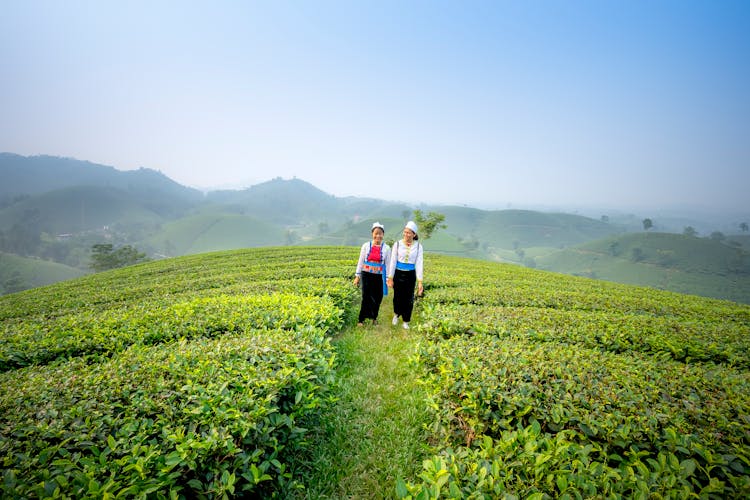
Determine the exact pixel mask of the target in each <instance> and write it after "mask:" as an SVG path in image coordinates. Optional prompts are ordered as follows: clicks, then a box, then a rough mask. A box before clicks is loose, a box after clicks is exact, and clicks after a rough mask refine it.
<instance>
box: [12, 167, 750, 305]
mask: <svg viewBox="0 0 750 500" xmlns="http://www.w3.org/2000/svg"><path fill="white" fill-rule="evenodd" d="M0 176H1V178H2V184H0V251H2V252H6V255H10V254H15V256H18V259H21V258H22V257H24V258H26V257H29V259H23V260H18V259H13V258H5V259H3V260H2V261H0V276H6V277H7V278H6V281H7V284H8V287H6V288H5V290H9V289H14V288H17V287H18V286H20V285H19V283H27V284H29V285H30V286H36V285H34V283H40V282H52V281H53V280H54V279H55V278H54V277H55V276H63V275H64V274H60V272H61V271H60V269H59V268H51V267H50V266H49V265H48V264H50V261H55V262H57V263H59V264H66V265H67V266H68V268H69V269H70V268H77V269H78V271H79V272H88V271H89V269H88V267H87V266H88V265H89V263H90V252H91V247H92V245H93V244H96V243H100V242H104V241H106V242H109V243H112V244H114V245H126V244H127V245H133V246H135V247H136V248H137V249H138V250H140V251H142V252H145V253H146V254H147V256H148V257H150V258H163V257H165V256H178V255H185V254H192V253H200V252H206V251H213V250H228V249H234V248H243V247H254V246H268V245H311V244H324V245H359V244H361V243H362V242H364V241H367V239H368V238H369V235H370V227H371V225H372V222H374V221H376V220H377V221H380V222H382V223H384V224H385V225H386V239H387V240H389V241H393V240H395V239H397V238H399V237H400V235H401V231H402V229H403V224H404V223H405V222H406V220H407V219H408V218H410V217H412V213H413V212H412V211H413V209H414V208H419V209H420V210H422V211H423V212H424V213H428V212H430V211H436V212H439V213H441V214H443V215H445V223H446V224H447V228H444V229H440V230H439V231H437V232H436V233H435V234H434V235H433V237H432V238H430V239H429V240H422V242H423V243H424V245H425V249H426V250H428V251H429V252H434V253H445V254H450V255H461V256H467V257H474V258H480V259H490V260H497V261H505V262H514V263H518V264H523V265H527V266H532V267H539V268H542V269H549V270H553V271H559V272H563V273H567V274H580V275H586V276H590V277H595V278H601V279H607V280H611V281H619V282H624V283H632V284H641V285H650V286H654V287H657V288H663V289H667V290H673V291H680V292H685V293H695V294H699V295H707V296H713V297H720V298H729V299H732V300H738V301H743V302H750V291H748V290H750V281H749V280H748V271H747V255H748V254H747V252H746V250H747V248H748V247H750V237H748V236H747V234H743V235H736V236H732V235H731V234H730V235H728V236H726V238H725V241H718V238H714V239H706V238H695V237H692V238H689V237H686V236H682V235H680V234H661V233H650V234H646V233H644V232H642V231H641V230H640V228H639V227H638V226H639V224H641V221H640V220H639V219H640V218H639V217H638V216H635V215H632V214H629V215H627V216H619V215H615V214H613V215H612V216H609V215H608V216H607V217H604V216H602V217H601V219H594V218H589V217H585V216H582V215H575V214H567V213H546V212H538V211H531V210H480V209H477V208H470V207H467V206H440V205H432V206H426V205H423V206H419V207H413V206H408V205H406V204H404V203H399V202H391V201H385V200H380V199H374V198H359V197H343V198H341V197H336V196H333V195H330V194H327V193H325V192H324V191H322V190H320V189H318V188H317V187H315V186H313V185H312V184H310V183H308V182H305V181H303V180H301V179H296V178H294V179H288V180H285V179H281V178H278V177H277V178H275V179H272V180H270V181H267V182H263V183H260V184H257V185H255V186H252V187H250V188H248V189H244V190H239V191H228V190H223V191H213V192H209V193H207V194H206V195H204V194H203V193H201V192H200V191H198V190H195V189H191V188H187V187H184V186H181V185H180V184H178V183H176V182H174V181H173V180H171V179H169V178H168V177H166V176H165V175H163V174H162V173H160V172H157V171H154V170H151V169H146V168H141V169H138V170H134V171H119V170H116V169H115V168H113V167H108V166H104V165H97V164H94V163H90V162H86V161H80V160H74V159H70V158H58V157H53V156H33V157H23V156H19V155H14V154H10V153H0ZM675 220H677V219H675ZM689 220H690V219H684V220H682V219H679V220H678V223H679V224H682V223H687V222H688V221H689ZM741 220H744V219H738V220H732V221H730V222H731V224H730V225H729V226H728V227H735V228H738V229H739V227H740V223H739V222H738V221H741ZM654 222H655V225H654V229H655V230H656V229H658V228H659V227H661V226H660V222H659V220H658V219H657V220H655V221H654ZM707 234H710V233H707ZM722 236H723V235H722ZM743 250H745V251H743ZM28 266H31V267H35V266H36V267H37V268H38V269H40V270H41V269H45V270H46V271H45V273H48V274H49V276H50V277H51V278H44V279H41V280H39V279H36V280H31V279H26V278H24V276H25V274H24V273H26V270H27V269H28ZM53 267H54V266H53ZM19 273H20V274H19Z"/></svg>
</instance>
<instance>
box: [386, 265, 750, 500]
mask: <svg viewBox="0 0 750 500" xmlns="http://www.w3.org/2000/svg"><path fill="white" fill-rule="evenodd" d="M429 264H430V265H429V267H428V266H426V268H428V269H430V270H433V269H434V274H433V275H432V279H431V280H430V281H428V283H429V288H428V290H427V292H426V296H425V298H424V299H423V300H422V301H421V306H420V309H421V311H420V315H419V318H418V320H417V323H420V326H419V327H418V331H419V333H420V334H422V335H424V337H425V338H424V340H423V341H422V344H421V346H420V348H419V350H418V352H417V353H416V355H415V357H414V365H415V369H416V370H417V372H418V373H419V374H420V378H421V379H422V382H423V383H424V386H425V388H426V389H427V391H428V394H429V398H430V405H431V408H432V409H433V411H434V414H435V425H434V431H435V433H436V439H439V441H440V442H441V443H442V444H441V445H440V446H439V447H438V448H439V452H438V453H437V454H436V455H435V456H434V457H432V458H431V459H429V460H426V461H425V463H424V469H423V472H422V474H421V476H420V478H419V480H418V481H417V482H414V483H411V482H405V481H399V483H398V484H397V487H396V494H397V497H398V498H404V499H406V498H503V497H507V498H589V497H607V498H689V497H696V498H747V497H748V496H750V372H748V371H747V368H748V366H750V362H749V360H748V357H749V354H748V349H747V347H748V333H750V330H749V327H750V321H748V318H750V307H748V306H745V305H740V304H733V303H730V302H724V301H715V300H708V299H702V298H698V297H689V296H683V295H679V294H671V293H667V292H660V291H657V290H650V289H646V288H636V287H627V286H621V285H615V284H611V283H603V282H596V281H593V280H586V279H578V278H570V277H563V276H559V275H554V274H551V273H542V272H538V271H534V270H530V269H523V268H517V267H515V266H504V265H490V264H486V263H485V264H482V263H477V262H465V261H462V260H460V259H452V258H445V257H436V256H430V261H429ZM425 279H426V281H427V277H426V278H425Z"/></svg>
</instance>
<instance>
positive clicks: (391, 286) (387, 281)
mask: <svg viewBox="0 0 750 500" xmlns="http://www.w3.org/2000/svg"><path fill="white" fill-rule="evenodd" d="M385 283H386V285H388V286H389V287H390V288H393V278H388V279H387V280H385Z"/></svg>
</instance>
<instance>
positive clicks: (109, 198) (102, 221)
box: [0, 186, 163, 234]
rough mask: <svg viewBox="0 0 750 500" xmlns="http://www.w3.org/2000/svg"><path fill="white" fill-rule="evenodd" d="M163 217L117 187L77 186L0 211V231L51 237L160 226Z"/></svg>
mask: <svg viewBox="0 0 750 500" xmlns="http://www.w3.org/2000/svg"><path fill="white" fill-rule="evenodd" d="M162 220H163V219H162V216H161V215H159V214H158V213H156V212H155V211H154V210H151V209H150V208H149V207H147V206H145V205H144V204H143V203H142V202H140V201H139V200H137V199H134V198H133V197H132V196H130V195H128V194H127V193H125V192H123V191H120V190H118V189H114V188H106V187H93V186H76V187H69V188H64V189H58V190H56V191H50V192H48V193H44V194H40V195H36V196H33V197H30V198H27V199H25V200H23V201H20V202H18V203H15V204H13V205H12V206H10V207H7V208H5V209H3V210H0V229H2V230H5V231H7V230H9V229H10V228H11V227H12V226H13V225H14V224H17V223H19V222H20V223H22V224H24V225H26V226H33V227H35V228H36V229H38V230H39V231H42V232H46V233H49V234H62V233H77V232H81V231H91V230H95V229H101V228H102V227H104V226H112V227H113V229H114V226H121V227H130V226H135V225H139V226H143V225H146V226H152V227H155V226H157V225H158V224H159V223H160V222H161V221H162Z"/></svg>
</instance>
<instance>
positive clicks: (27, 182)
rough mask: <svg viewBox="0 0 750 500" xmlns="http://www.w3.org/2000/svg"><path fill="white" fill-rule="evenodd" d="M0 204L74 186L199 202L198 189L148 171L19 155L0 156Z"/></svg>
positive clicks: (200, 195)
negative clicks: (102, 188)
mask: <svg viewBox="0 0 750 500" xmlns="http://www.w3.org/2000/svg"><path fill="white" fill-rule="evenodd" d="M0 178H2V179H3V183H2V184H1V185H0V201H7V200H8V199H12V198H14V197H17V196H23V195H36V194H41V193H46V192H49V191H54V190H57V189H63V188H67V187H73V186H100V187H109V188H116V189H120V190H122V191H124V192H126V193H129V194H134V195H137V196H139V197H140V198H149V197H164V196H167V197H168V198H170V199H173V200H176V199H180V200H190V201H197V200H200V199H201V198H202V197H203V195H202V193H201V192H200V191H198V190H197V189H192V188H188V187H185V186H182V185H180V184H178V183H176V182H175V181H173V180H172V179H170V178H169V177H167V176H165V175H164V174H162V173H161V172H157V171H156V170H152V169H148V168H140V169H138V170H125V171H123V170H117V169H115V168H114V167H109V166H106V165H98V164H96V163H90V162H87V161H81V160H75V159H72V158H60V157H56V156H20V155H16V154H12V153H0Z"/></svg>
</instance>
